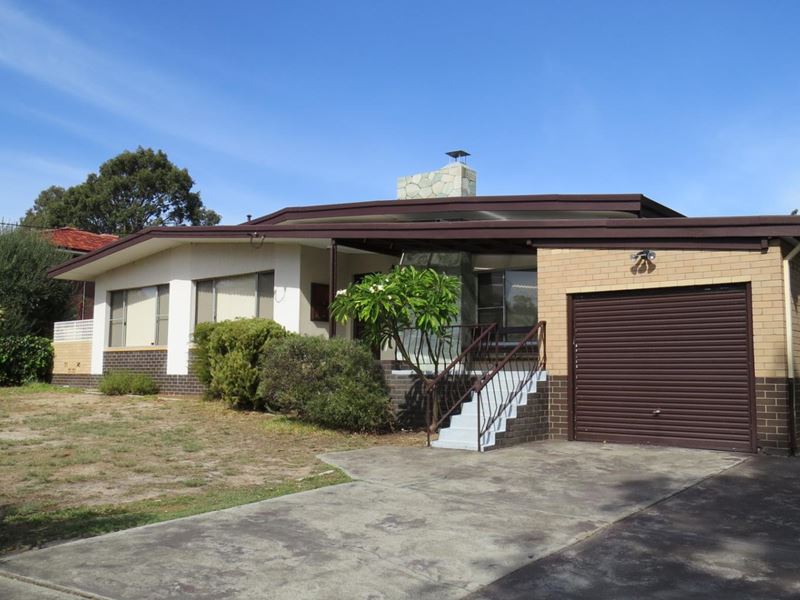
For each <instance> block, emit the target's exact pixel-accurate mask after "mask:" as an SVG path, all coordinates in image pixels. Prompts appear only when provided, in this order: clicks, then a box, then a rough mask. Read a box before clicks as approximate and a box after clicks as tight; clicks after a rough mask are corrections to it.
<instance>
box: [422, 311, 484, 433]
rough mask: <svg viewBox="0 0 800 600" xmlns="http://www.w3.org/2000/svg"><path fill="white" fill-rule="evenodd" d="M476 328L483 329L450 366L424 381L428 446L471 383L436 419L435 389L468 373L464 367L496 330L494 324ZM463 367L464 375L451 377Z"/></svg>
mask: <svg viewBox="0 0 800 600" xmlns="http://www.w3.org/2000/svg"><path fill="white" fill-rule="evenodd" d="M477 327H484V330H483V331H482V332H481V333H480V335H478V336H477V337H476V338H475V339H474V340H472V342H471V343H470V344H469V345H468V346H467V347H466V348H465V349H464V350H463V351H462V352H461V353H460V354H459V355H458V356H457V357H455V358H454V359H453V360H452V361H451V362H450V364H448V365H447V366H446V367H445V368H444V369H443V370H442V372H441V373H439V374H437V375H436V377H435V378H433V379H430V380H425V389H423V393H424V395H425V401H426V402H425V417H426V420H427V427H426V434H427V441H428V446H430V445H431V433H433V432H434V431H436V430H437V429H438V428H439V426H440V425H441V424H442V423H443V422H444V421H445V420H446V419H447V418H448V417H449V416H450V415H451V414H453V411H455V409H456V408H458V407H459V406H461V404H462V403H463V402H464V399H465V398H466V397H467V396H468V395H469V394H470V393H471V392H470V390H471V388H472V382H470V384H469V385H468V386H466V389H465V390H464V391H463V393H462V394H461V396H460V397H459V398H458V399H457V400H456V402H455V403H453V404H452V405H451V406H450V407H449V408H448V409H447V410H446V411H445V412H444V413H443V414H442V415H439V416H437V417H435V416H434V412H436V411H437V410H438V408H439V401H438V399H437V398H436V392H437V388H438V387H439V386H440V385H442V384H443V382H445V380H446V378H447V377H450V379H451V381H452V382H457V381H458V379H459V378H463V377H465V376H466V374H467V373H468V371H469V369H468V367H467V366H466V365H467V363H468V362H471V360H472V358H473V356H474V354H475V353H476V350H477V349H479V348H480V347H481V345H482V344H483V343H484V342H485V341H486V340H487V339H488V338H489V336H490V334H491V333H492V332H494V331H495V330H496V329H497V324H496V323H490V324H488V325H485V326H477ZM462 366H463V367H464V373H460V374H458V375H457V376H455V377H453V376H452V375H453V372H454V371H455V370H456V369H457V368H458V367H462Z"/></svg>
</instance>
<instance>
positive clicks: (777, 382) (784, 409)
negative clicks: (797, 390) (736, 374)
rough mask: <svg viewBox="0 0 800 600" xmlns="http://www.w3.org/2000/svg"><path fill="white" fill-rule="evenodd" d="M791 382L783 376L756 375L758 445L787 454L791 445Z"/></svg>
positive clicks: (767, 449) (770, 450)
mask: <svg viewBox="0 0 800 600" xmlns="http://www.w3.org/2000/svg"><path fill="white" fill-rule="evenodd" d="M788 394H789V382H788V381H787V380H786V379H785V378H783V377H756V419H757V421H758V424H757V430H758V445H759V447H760V448H761V449H762V450H764V451H766V452H778V453H779V454H785V453H786V449H787V448H788V447H789V422H788V418H789V403H788Z"/></svg>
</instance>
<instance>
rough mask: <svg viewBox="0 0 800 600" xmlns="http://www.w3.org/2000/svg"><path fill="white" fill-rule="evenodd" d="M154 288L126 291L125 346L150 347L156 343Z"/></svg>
mask: <svg viewBox="0 0 800 600" xmlns="http://www.w3.org/2000/svg"><path fill="white" fill-rule="evenodd" d="M157 290H158V288H156V286H151V287H144V288H139V289H134V290H128V307H127V315H126V323H125V345H126V346H152V345H153V344H155V341H156V302H157V298H158V292H157Z"/></svg>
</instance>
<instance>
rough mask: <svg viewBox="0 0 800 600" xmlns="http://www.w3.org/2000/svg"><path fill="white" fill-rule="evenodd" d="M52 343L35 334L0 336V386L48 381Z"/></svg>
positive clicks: (51, 363)
mask: <svg viewBox="0 0 800 600" xmlns="http://www.w3.org/2000/svg"><path fill="white" fill-rule="evenodd" d="M52 370H53V344H51V343H50V340H49V339H47V338H43V337H37V336H35V335H23V336H9V337H0V386H9V385H21V384H23V383H28V382H30V381H49V379H50V373H51V372H52Z"/></svg>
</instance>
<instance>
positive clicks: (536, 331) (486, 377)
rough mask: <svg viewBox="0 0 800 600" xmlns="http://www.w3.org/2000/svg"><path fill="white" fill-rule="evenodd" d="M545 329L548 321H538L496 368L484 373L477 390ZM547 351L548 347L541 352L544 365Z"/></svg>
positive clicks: (476, 386)
mask: <svg viewBox="0 0 800 600" xmlns="http://www.w3.org/2000/svg"><path fill="white" fill-rule="evenodd" d="M545 329H546V323H545V322H544V321H539V322H538V323H537V324H536V325H535V326H534V328H533V329H531V330H530V331H529V332H528V333H527V334H525V337H524V338H522V339H521V340H520V341H519V343H517V345H516V346H514V348H513V350H511V352H509V353H508V354H506V355H505V356H504V357H503V360H501V361H500V362H499V363H497V364H496V365H495V366H494V368H493V369H492V370H491V371H489V372H488V373H487V374H486V375H484V376H483V377H482V378H481V379H480V380H479V381H477V382H475V391H476V392H480V391H481V390H482V389H483V388H484V387H486V384H487V383H489V380H490V379H492V378H493V377H494V376H495V375H497V373H499V372H500V371H501V370H502V369H503V367H505V366H506V365H507V364H508V362H509V361H510V360H511V358H512V357H513V356H514V355H515V354H516V353H517V352H519V350H520V349H521V348H522V347H523V346H525V344H526V343H527V342H528V341H530V339H531V338H532V337H533V336H534V335H535V336H537V338H538V334H539V331H540V330H541V332H542V334H544V332H545ZM542 337H544V335H543V336H542ZM542 345H543V344H542ZM546 352H547V351H546V349H545V350H544V352H542V353H540V354H541V355H542V360H541V361H540V362H541V363H542V366H544V364H545V362H546V360H547V354H546ZM479 384H480V385H479Z"/></svg>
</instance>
